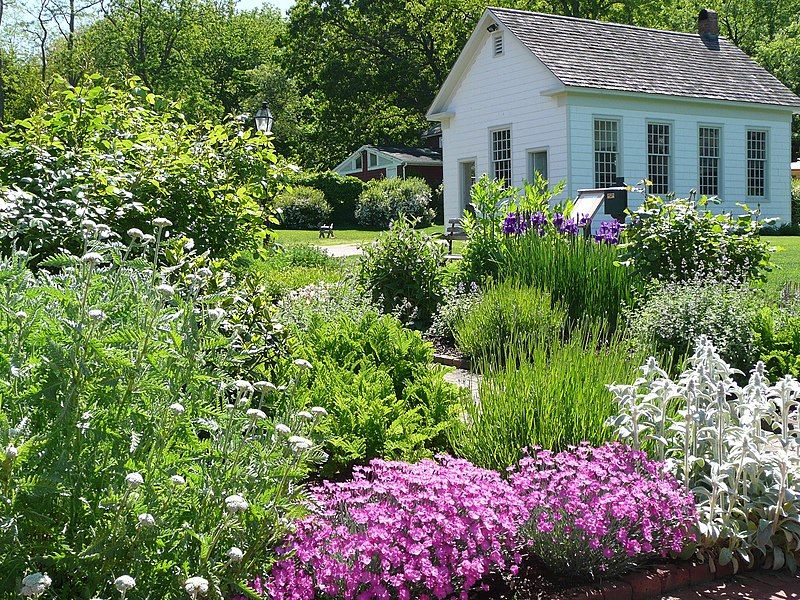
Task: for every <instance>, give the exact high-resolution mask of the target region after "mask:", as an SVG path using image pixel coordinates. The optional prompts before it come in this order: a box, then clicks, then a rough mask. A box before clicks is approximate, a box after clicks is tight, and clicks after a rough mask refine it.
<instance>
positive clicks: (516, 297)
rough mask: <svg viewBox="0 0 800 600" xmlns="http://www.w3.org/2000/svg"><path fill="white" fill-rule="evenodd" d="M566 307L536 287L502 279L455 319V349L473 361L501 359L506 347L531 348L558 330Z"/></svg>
mask: <svg viewBox="0 0 800 600" xmlns="http://www.w3.org/2000/svg"><path fill="white" fill-rule="evenodd" d="M565 320H566V311H565V310H564V309H563V308H562V307H561V306H560V305H559V304H558V303H555V305H554V304H553V303H552V302H551V300H550V294H549V293H547V292H545V291H542V290H541V289H539V288H536V287H529V286H523V285H519V284H518V283H515V282H512V281H505V282H503V283H499V284H497V285H494V286H492V287H490V288H488V289H487V290H485V291H484V292H483V294H482V295H481V297H480V299H479V300H478V301H477V302H475V303H474V304H473V305H472V306H470V307H469V309H468V310H466V311H464V312H463V313H462V315H461V317H460V318H459V319H458V320H457V321H456V323H455V325H454V327H455V340H456V347H457V348H458V350H459V351H460V352H461V353H463V354H465V355H466V356H469V357H470V358H471V359H472V360H473V362H474V363H476V364H481V363H482V362H484V361H502V360H503V359H504V358H505V354H506V352H507V351H508V348H514V347H516V348H519V352H520V353H524V349H525V348H534V347H536V343H537V341H539V340H552V339H554V338H556V337H557V336H558V335H560V334H561V331H562V329H563V327H564V321H565Z"/></svg>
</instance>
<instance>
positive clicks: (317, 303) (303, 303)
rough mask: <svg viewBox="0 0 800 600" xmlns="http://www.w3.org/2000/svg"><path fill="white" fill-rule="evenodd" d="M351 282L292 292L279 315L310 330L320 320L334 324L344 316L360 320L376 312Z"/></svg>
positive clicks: (283, 319)
mask: <svg viewBox="0 0 800 600" xmlns="http://www.w3.org/2000/svg"><path fill="white" fill-rule="evenodd" d="M374 308H375V307H374V306H372V303H371V302H370V301H369V298H367V297H366V296H364V294H363V293H362V291H361V290H359V289H358V287H357V286H356V285H355V282H354V281H352V279H350V278H348V277H345V278H343V279H342V280H341V281H336V282H333V283H325V282H321V283H316V284H310V285H306V286H304V287H302V288H299V289H296V290H293V291H291V292H289V293H287V294H286V295H284V296H283V298H282V299H281V301H280V304H279V307H278V316H279V319H280V321H281V322H282V323H285V324H286V325H287V326H291V327H296V328H298V329H303V330H305V329H308V328H309V327H312V326H313V325H314V322H315V321H316V320H317V318H319V319H321V320H322V321H331V320H333V319H336V318H338V317H339V316H341V315H345V316H349V317H351V318H356V317H359V316H360V315H363V314H364V313H366V312H368V311H370V310H374Z"/></svg>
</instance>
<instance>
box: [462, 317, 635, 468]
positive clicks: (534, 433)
mask: <svg viewBox="0 0 800 600" xmlns="http://www.w3.org/2000/svg"><path fill="white" fill-rule="evenodd" d="M604 337H606V335H605V334H604V332H602V331H601V330H600V329H599V328H598V327H597V326H584V327H582V328H580V330H579V331H578V332H575V333H574V334H573V335H572V336H571V337H570V339H569V340H568V341H560V340H555V341H554V340H544V339H541V338H540V339H537V340H534V341H533V343H532V344H531V345H529V346H527V347H521V348H517V347H514V346H509V347H507V349H506V351H507V355H506V357H505V358H506V360H505V361H504V364H503V365H502V366H498V365H497V364H496V363H494V362H489V363H485V364H484V365H482V366H479V368H480V369H481V370H482V372H483V378H482V379H481V381H480V384H479V385H478V392H479V396H480V402H474V401H472V400H471V399H470V400H469V401H466V402H464V404H463V406H462V410H463V413H464V417H463V418H462V419H459V420H458V421H456V423H455V425H454V426H453V429H452V430H451V432H450V434H449V439H450V443H451V445H452V446H453V449H454V451H455V453H456V455H457V456H459V457H462V458H466V459H467V460H469V461H471V462H473V463H474V464H476V465H478V466H481V467H485V468H489V469H497V470H501V471H503V470H505V469H506V468H507V467H509V466H511V465H513V464H515V463H516V462H517V461H518V460H519V459H520V458H521V457H522V449H523V448H525V447H533V446H541V447H543V448H545V449H548V450H564V449H566V448H567V447H568V446H570V445H575V444H579V443H580V442H583V441H588V442H589V443H590V444H591V445H594V446H596V445H599V444H602V443H603V442H606V441H609V440H611V439H613V437H614V435H613V432H612V431H610V430H609V429H607V428H606V426H605V424H604V422H605V420H606V419H607V418H608V417H609V416H610V415H612V414H614V411H615V406H614V403H613V401H612V397H611V393H610V392H609V391H608V390H607V389H606V386H605V382H606V381H615V380H618V379H619V378H632V377H635V376H636V366H635V365H637V364H638V363H637V358H633V357H632V354H631V352H630V350H629V348H628V347H627V346H626V345H625V344H624V343H623V342H622V340H621V338H620V337H619V336H612V339H611V341H610V342H609V343H608V344H607V345H606V344H605V343H603V342H602V339H603V338H604ZM636 356H638V355H636ZM609 378H610V379H609ZM615 378H616V379H615Z"/></svg>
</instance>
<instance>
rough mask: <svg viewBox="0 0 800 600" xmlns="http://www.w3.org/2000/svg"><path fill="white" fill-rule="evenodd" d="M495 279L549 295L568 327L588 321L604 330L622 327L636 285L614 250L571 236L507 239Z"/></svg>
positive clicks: (633, 299)
mask: <svg viewBox="0 0 800 600" xmlns="http://www.w3.org/2000/svg"><path fill="white" fill-rule="evenodd" d="M499 277H500V278H501V279H514V280H517V281H519V282H520V283H522V284H525V285H531V286H536V287H539V288H540V289H542V290H545V291H548V292H549V293H550V297H551V298H552V300H553V302H554V303H560V304H563V306H564V308H565V309H566V310H567V315H568V317H569V320H570V321H571V322H572V323H577V322H580V321H581V320H583V319H592V320H594V321H597V322H603V323H606V324H607V326H608V327H609V331H614V330H615V329H616V328H617V327H619V326H620V325H621V324H622V321H623V313H624V311H625V308H626V307H629V306H632V305H633V303H634V301H635V298H636V291H637V290H638V289H640V287H641V282H640V280H639V278H638V277H636V276H635V275H634V274H633V273H632V270H631V269H630V268H628V267H625V266H621V265H620V264H619V263H618V262H617V249H616V247H615V246H609V245H605V244H598V243H596V242H594V241H592V240H587V239H585V238H583V237H578V236H571V235H552V236H544V237H539V236H538V235H520V236H508V237H507V238H506V239H505V240H504V243H503V257H502V263H501V265H500V275H499Z"/></svg>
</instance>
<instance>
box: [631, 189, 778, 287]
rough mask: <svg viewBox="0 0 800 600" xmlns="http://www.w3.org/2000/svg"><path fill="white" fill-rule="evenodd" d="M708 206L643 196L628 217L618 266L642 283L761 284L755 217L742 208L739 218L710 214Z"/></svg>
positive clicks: (763, 265) (762, 249) (761, 246)
mask: <svg viewBox="0 0 800 600" xmlns="http://www.w3.org/2000/svg"><path fill="white" fill-rule="evenodd" d="M708 202H710V201H709V200H708V199H707V198H700V199H699V200H694V199H692V198H689V199H687V198H677V199H673V200H665V199H663V198H661V197H659V196H647V198H646V199H645V201H644V202H643V203H642V205H641V206H640V207H639V208H638V209H636V210H635V211H632V212H631V213H630V223H629V224H628V225H627V226H626V228H625V231H624V234H623V241H624V243H623V244H621V245H620V251H621V252H620V260H621V261H623V262H625V263H626V264H628V265H630V266H632V267H633V269H635V270H636V272H637V273H639V274H640V275H641V276H643V277H645V278H646V279H657V280H660V281H685V280H690V279H698V278H706V277H713V278H716V279H718V280H720V281H722V280H729V281H738V282H744V281H747V280H749V279H763V278H764V276H765V272H766V271H768V270H769V268H770V248H769V244H767V243H766V242H764V241H762V240H761V238H760V237H759V231H760V229H761V225H762V224H761V223H760V222H759V221H758V216H759V213H758V211H753V210H749V209H747V208H746V207H745V206H742V212H743V214H742V215H740V216H736V217H735V216H733V215H731V214H730V213H718V214H715V213H713V212H711V210H709V208H708Z"/></svg>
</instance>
